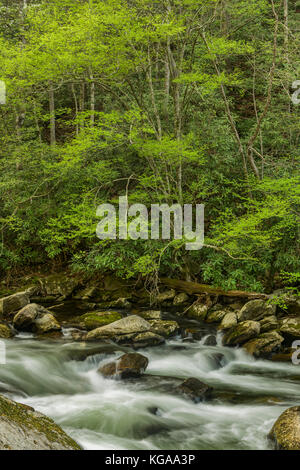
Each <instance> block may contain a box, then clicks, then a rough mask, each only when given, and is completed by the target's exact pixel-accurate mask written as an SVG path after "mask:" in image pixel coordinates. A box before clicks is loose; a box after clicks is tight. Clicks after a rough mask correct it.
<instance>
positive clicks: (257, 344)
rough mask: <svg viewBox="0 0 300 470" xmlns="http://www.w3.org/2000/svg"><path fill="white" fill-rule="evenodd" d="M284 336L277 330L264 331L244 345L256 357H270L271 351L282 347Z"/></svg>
mask: <svg viewBox="0 0 300 470" xmlns="http://www.w3.org/2000/svg"><path fill="white" fill-rule="evenodd" d="M283 341H284V339H283V337H282V336H280V334H278V333H277V331H269V332H268V333H263V334H261V335H259V336H257V338H254V339H251V340H250V341H248V342H247V343H245V344H244V345H243V348H244V349H245V350H246V351H247V352H248V353H249V354H251V355H252V356H254V357H257V358H258V357H262V358H268V357H269V356H270V354H271V353H273V352H276V351H278V350H279V349H280V346H281V343H282V342H283Z"/></svg>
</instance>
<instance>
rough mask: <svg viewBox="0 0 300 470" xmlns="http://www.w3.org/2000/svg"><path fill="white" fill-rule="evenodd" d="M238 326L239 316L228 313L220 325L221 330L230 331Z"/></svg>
mask: <svg viewBox="0 0 300 470" xmlns="http://www.w3.org/2000/svg"><path fill="white" fill-rule="evenodd" d="M236 325H237V315H236V313H235V312H229V313H226V315H225V316H224V317H223V319H222V321H221V324H220V325H219V330H229V329H230V328H233V327H234V326H236Z"/></svg>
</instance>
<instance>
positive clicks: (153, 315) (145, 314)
mask: <svg viewBox="0 0 300 470" xmlns="http://www.w3.org/2000/svg"><path fill="white" fill-rule="evenodd" d="M138 315H139V316H140V317H142V318H145V320H161V319H162V315H161V311H160V310H145V311H142V312H139V313H138Z"/></svg>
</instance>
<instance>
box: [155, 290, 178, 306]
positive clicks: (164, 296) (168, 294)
mask: <svg viewBox="0 0 300 470" xmlns="http://www.w3.org/2000/svg"><path fill="white" fill-rule="evenodd" d="M175 295H176V292H175V290H174V289H169V290H165V291H163V292H160V293H159V294H158V295H157V296H156V297H155V302H156V303H158V304H162V303H164V302H167V301H169V300H173V299H174V297H175Z"/></svg>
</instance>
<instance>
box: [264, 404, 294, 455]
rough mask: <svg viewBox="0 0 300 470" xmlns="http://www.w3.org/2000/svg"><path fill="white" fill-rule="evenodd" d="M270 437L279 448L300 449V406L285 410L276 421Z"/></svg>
mask: <svg viewBox="0 0 300 470" xmlns="http://www.w3.org/2000/svg"><path fill="white" fill-rule="evenodd" d="M268 438H269V439H270V440H271V441H273V442H274V444H275V447H276V449H278V450H300V406H293V407H292V408H288V409H287V410H285V411H284V412H283V413H282V414H281V415H280V416H279V418H278V419H277V421H276V422H275V424H274V426H273V427H272V429H271V431H270V433H269V435H268Z"/></svg>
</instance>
